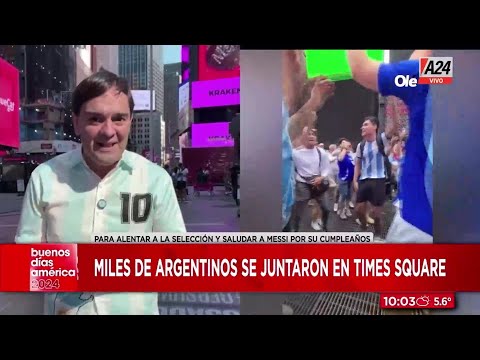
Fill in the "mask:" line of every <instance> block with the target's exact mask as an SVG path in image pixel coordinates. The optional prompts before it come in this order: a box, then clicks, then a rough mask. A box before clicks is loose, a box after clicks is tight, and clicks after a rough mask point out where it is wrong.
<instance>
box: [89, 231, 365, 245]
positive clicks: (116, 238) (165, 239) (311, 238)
mask: <svg viewBox="0 0 480 360" xmlns="http://www.w3.org/2000/svg"><path fill="white" fill-rule="evenodd" d="M91 241H92V242H93V243H110V244H111V243H133V244H135V243H136V244H283V243H286V244H328V243H337V244H342V243H358V244H365V243H373V233H371V232H358V233H354V232H325V233H319V232H306V233H298V232H296V233H284V232H281V233H278V232H255V233H251V232H250V233H248V232H235V233H232V232H228V233H218V232H212V233H199V232H196V233H194V232H189V233H180V234H179V233H138V234H133V233H124V232H123V233H93V234H92V236H91Z"/></svg>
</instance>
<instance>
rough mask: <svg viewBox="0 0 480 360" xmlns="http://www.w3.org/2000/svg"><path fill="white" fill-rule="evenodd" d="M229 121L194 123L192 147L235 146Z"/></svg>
mask: <svg viewBox="0 0 480 360" xmlns="http://www.w3.org/2000/svg"><path fill="white" fill-rule="evenodd" d="M229 124H230V123H228V122H219V123H209V124H193V125H192V147H194V148H204V147H233V146H234V140H233V138H232V136H231V135H230V127H229Z"/></svg>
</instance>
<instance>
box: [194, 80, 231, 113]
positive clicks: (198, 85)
mask: <svg viewBox="0 0 480 360" xmlns="http://www.w3.org/2000/svg"><path fill="white" fill-rule="evenodd" d="M238 104H240V77H236V78H227V79H217V80H208V81H194V82H193V83H192V108H194V109H198V108H206V107H216V106H230V105H238Z"/></svg>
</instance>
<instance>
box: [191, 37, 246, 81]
mask: <svg viewBox="0 0 480 360" xmlns="http://www.w3.org/2000/svg"><path fill="white" fill-rule="evenodd" d="M239 76H240V45H199V46H198V80H200V81H202V80H215V79H224V78H234V77H239Z"/></svg>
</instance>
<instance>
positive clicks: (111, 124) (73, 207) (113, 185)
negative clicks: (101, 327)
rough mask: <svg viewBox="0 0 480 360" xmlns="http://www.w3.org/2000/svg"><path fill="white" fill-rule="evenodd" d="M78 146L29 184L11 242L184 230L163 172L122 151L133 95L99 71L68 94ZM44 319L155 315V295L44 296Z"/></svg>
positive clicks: (114, 78) (85, 239)
mask: <svg viewBox="0 0 480 360" xmlns="http://www.w3.org/2000/svg"><path fill="white" fill-rule="evenodd" d="M72 102H73V103H72V108H73V124H74V128H75V132H76V134H77V136H79V137H80V138H81V142H82V146H81V149H78V150H73V151H70V152H68V153H66V154H63V155H60V156H57V157H55V158H53V159H51V160H50V161H47V162H46V163H44V164H42V165H40V166H39V167H37V168H36V169H35V171H34V172H33V173H32V177H31V180H30V182H29V184H28V187H27V190H26V193H25V198H24V203H23V209H22V214H21V218H20V224H19V227H18V231H17V235H16V238H15V241H16V242H17V243H40V242H48V243H86V242H90V235H91V233H92V232H151V231H155V232H185V231H186V230H185V224H184V221H183V218H182V214H181V212H180V207H179V205H178V202H177V198H176V196H175V190H174V188H173V184H172V180H171V177H170V176H169V175H168V173H167V172H166V171H165V170H164V169H163V168H161V167H160V166H157V165H156V164H154V163H152V162H150V161H148V160H147V159H145V158H143V157H142V156H140V155H137V154H135V153H133V152H129V151H126V150H125V149H126V146H127V141H128V136H129V132H130V127H131V124H132V116H133V107H134V103H133V98H132V94H131V92H130V90H129V87H128V83H127V81H126V80H125V79H122V78H119V77H118V76H117V75H115V74H113V73H110V72H107V71H101V72H99V73H96V74H93V75H92V76H90V77H88V78H87V79H85V80H83V81H82V82H81V83H80V84H79V85H78V86H77V88H76V89H75V91H74V92H73V99H72ZM45 308H46V313H47V314H62V315H75V314H78V315H81V314H85V315H107V314H131V315H137V314H158V296H157V293H56V294H47V295H46V301H45Z"/></svg>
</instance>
